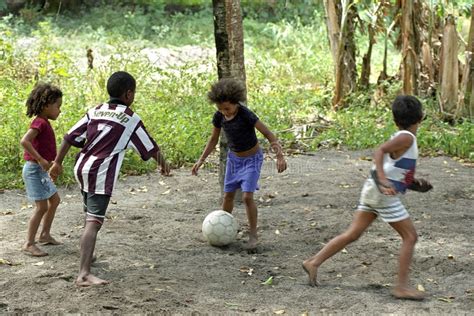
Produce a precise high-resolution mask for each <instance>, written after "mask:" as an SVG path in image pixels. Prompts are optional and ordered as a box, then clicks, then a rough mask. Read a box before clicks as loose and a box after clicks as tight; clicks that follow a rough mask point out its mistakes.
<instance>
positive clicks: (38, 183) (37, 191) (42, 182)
mask: <svg viewBox="0 0 474 316" xmlns="http://www.w3.org/2000/svg"><path fill="white" fill-rule="evenodd" d="M23 181H24V182H25V188H26V195H27V196H28V199H29V200H32V201H42V200H47V199H49V198H50V197H52V196H53V195H54V194H55V193H56V192H58V190H57V189H56V186H55V185H54V183H53V181H52V180H51V178H50V177H49V174H48V173H47V172H46V171H44V170H43V169H42V168H41V166H40V165H39V164H37V163H34V162H31V161H27V162H26V163H25V165H24V166H23Z"/></svg>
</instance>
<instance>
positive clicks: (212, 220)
mask: <svg viewBox="0 0 474 316" xmlns="http://www.w3.org/2000/svg"><path fill="white" fill-rule="evenodd" d="M238 229H239V224H238V223H237V221H236V220H235V218H234V216H232V215H231V214H230V213H227V212H226V211H213V212H211V213H209V214H208V215H207V216H206V218H205V219H204V222H202V234H203V235H204V237H205V238H206V240H207V241H208V242H209V243H210V244H211V245H213V246H225V245H228V244H230V243H231V242H233V241H234V240H235V236H236V235H237V230H238Z"/></svg>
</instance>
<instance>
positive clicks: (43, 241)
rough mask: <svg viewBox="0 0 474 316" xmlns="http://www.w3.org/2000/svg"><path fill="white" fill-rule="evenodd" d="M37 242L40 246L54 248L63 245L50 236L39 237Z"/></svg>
mask: <svg viewBox="0 0 474 316" xmlns="http://www.w3.org/2000/svg"><path fill="white" fill-rule="evenodd" d="M38 242H39V243H40V244H42V245H53V246H56V245H62V244H63V243H62V242H60V241H57V240H56V239H54V238H53V237H51V236H46V237H40V238H39V239H38Z"/></svg>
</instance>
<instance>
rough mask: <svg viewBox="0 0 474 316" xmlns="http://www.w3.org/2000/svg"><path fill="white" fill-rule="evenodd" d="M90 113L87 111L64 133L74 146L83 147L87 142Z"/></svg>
mask: <svg viewBox="0 0 474 316" xmlns="http://www.w3.org/2000/svg"><path fill="white" fill-rule="evenodd" d="M88 124H89V115H88V114H87V113H86V115H84V116H83V117H82V118H81V119H80V120H79V121H78V122H77V123H76V124H74V126H73V127H71V129H70V130H69V131H68V132H67V133H66V135H64V140H65V141H67V142H68V143H69V144H71V145H72V146H74V147H79V148H82V147H84V145H85V143H86V135H87V125H88Z"/></svg>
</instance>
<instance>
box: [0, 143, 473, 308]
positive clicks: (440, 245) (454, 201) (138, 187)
mask: <svg viewBox="0 0 474 316" xmlns="http://www.w3.org/2000/svg"><path fill="white" fill-rule="evenodd" d="M370 155H371V153H370V152H369V151H360V152H349V151H335V150H333V151H321V152H317V153H315V154H314V155H301V156H295V157H291V158H289V159H288V160H289V169H288V170H287V171H286V172H285V173H284V174H277V173H276V171H275V169H276V168H275V165H274V163H273V162H272V161H271V160H267V161H265V163H264V170H263V172H262V178H261V181H260V184H261V189H260V191H259V192H258V193H257V194H256V199H257V200H258V207H259V237H260V246H259V249H258V253H256V254H248V253H247V252H246V251H245V249H244V247H245V241H246V239H247V224H246V222H247V221H246V216H245V211H244V207H243V205H242V204H240V205H236V209H235V210H234V214H235V216H236V217H237V219H238V221H239V223H240V226H241V229H242V232H241V233H239V236H238V240H237V241H236V242H235V243H233V244H232V245H230V246H228V247H225V248H215V247H211V246H209V245H208V244H207V243H206V242H205V241H204V239H203V236H202V234H201V223H202V220H203V219H204V217H205V216H206V214H207V213H209V212H210V211H212V210H215V209H219V187H218V184H217V181H218V179H217V174H216V173H215V172H213V170H211V169H210V168H208V169H204V170H202V171H201V173H200V176H198V177H193V176H191V175H190V169H189V168H188V169H180V170H174V171H173V174H174V176H173V177H170V178H165V177H162V176H160V175H159V174H149V175H144V176H139V177H132V176H130V177H126V178H124V179H122V180H121V181H119V183H118V185H117V189H116V193H115V195H114V197H113V198H112V201H113V204H111V205H110V207H109V211H108V214H107V217H108V219H107V221H106V224H105V225H104V227H103V229H102V230H101V232H100V233H99V237H98V242H97V248H96V249H97V251H98V259H97V262H96V263H95V264H94V267H93V272H94V273H95V274H97V275H98V276H99V277H102V278H105V279H107V280H110V281H111V284H109V285H107V286H101V287H92V288H78V287H76V286H75V285H74V284H73V281H74V279H75V277H76V274H77V271H78V263H79V237H80V235H81V232H82V222H83V214H82V211H81V204H80V203H81V199H80V196H79V191H78V189H77V188H76V187H71V188H60V190H59V192H60V195H61V197H62V202H61V205H60V206H59V209H58V213H57V215H56V219H55V222H54V223H53V235H54V236H56V237H58V238H59V239H61V240H62V241H63V242H64V244H63V245H60V246H48V247H43V249H45V250H47V251H48V252H49V253H50V255H49V256H48V257H43V258H33V257H29V256H26V255H24V254H22V253H21V252H20V247H21V244H22V242H23V241H24V238H25V237H26V225H27V221H28V219H29V216H30V214H31V212H32V208H31V206H30V205H28V203H27V200H26V198H25V195H24V192H23V191H22V190H13V191H5V192H4V193H2V194H0V199H1V202H0V228H1V230H0V231H1V235H0V237H1V239H0V258H1V259H2V260H1V261H0V314H4V313H9V312H10V313H11V312H13V313H27V312H28V313H30V312H52V313H95V312H99V313H109V314H124V313H153V312H155V313H171V314H191V313H194V314H214V313H220V314H224V313H225V314H242V313H262V314H272V313H275V314H290V315H301V314H305V313H306V314H309V315H315V314H342V313H351V314H352V313H357V314H360V313H364V314H376V315H380V314H390V315H406V314H416V315H419V314H425V315H428V314H429V315H439V314H450V315H452V314H457V315H467V314H471V315H472V312H473V310H474V278H473V275H474V274H473V273H474V263H473V261H474V260H473V259H474V247H473V220H474V214H473V212H472V211H473V200H474V182H473V179H474V177H473V176H474V169H473V168H472V166H468V165H466V164H462V163H460V162H458V161H455V160H453V159H451V158H447V157H436V158H421V159H420V162H419V165H418V169H417V175H418V176H422V177H425V178H428V179H429V180H430V181H431V182H432V183H433V185H434V190H433V191H431V192H429V193H425V194H419V193H415V192H410V193H408V194H407V196H406V197H405V198H404V202H405V205H406V206H407V208H408V210H409V212H410V214H411V217H412V219H413V221H414V222H415V226H416V228H417V230H418V234H419V241H418V244H417V247H416V252H415V256H414V262H413V266H412V274H411V278H412V283H413V285H414V286H417V287H419V288H424V289H425V291H426V292H427V294H428V298H427V299H426V300H425V301H423V302H413V301H400V300H396V299H394V298H393V297H392V296H391V295H390V286H391V285H393V283H394V280H395V276H396V268H397V258H398V250H399V247H400V238H399V237H398V235H397V234H396V233H395V231H393V230H392V229H391V228H390V226H389V225H387V224H385V223H383V222H382V221H381V220H377V221H376V222H375V223H374V224H373V225H372V226H371V228H370V229H369V231H368V232H367V233H366V234H364V235H363V236H362V237H361V238H360V239H359V240H358V241H357V242H355V243H353V244H351V245H349V246H348V247H347V248H346V249H345V250H344V251H343V252H341V253H339V254H337V255H336V256H335V257H333V258H332V259H330V260H329V261H327V262H326V263H325V264H324V265H323V266H322V267H321V268H320V270H319V278H318V279H319V282H320V283H321V285H320V286H319V287H317V288H312V287H309V286H308V285H307V279H306V274H305V272H304V271H303V270H302V269H301V262H302V260H303V259H305V258H306V257H308V256H310V255H311V254H313V253H314V252H315V251H317V250H319V249H320V248H321V247H322V245H323V244H324V243H325V242H327V241H328V240H329V239H330V238H332V237H334V236H335V235H336V234H338V233H339V232H341V231H343V230H344V229H345V228H346V227H347V226H348V224H349V223H350V221H351V214H352V211H353V209H354V207H355V206H356V204H357V201H358V198H359V193H360V189H361V185H362V183H363V181H364V178H365V177H366V175H367V174H368V169H369V167H370V164H371V162H370V161H368V160H367V159H366V157H369V156H370ZM270 277H273V281H272V284H262V283H264V282H265V281H266V280H268V279H269V278H270Z"/></svg>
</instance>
